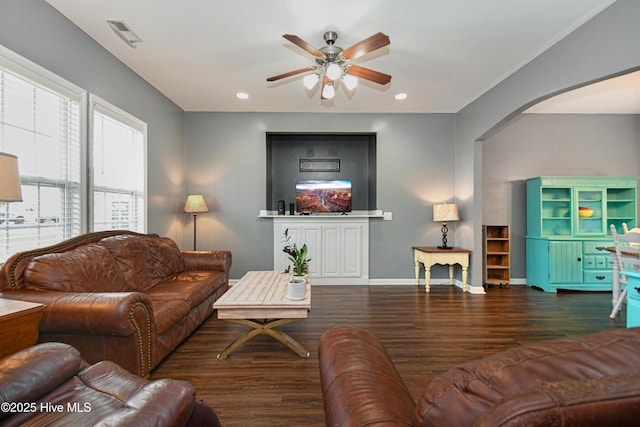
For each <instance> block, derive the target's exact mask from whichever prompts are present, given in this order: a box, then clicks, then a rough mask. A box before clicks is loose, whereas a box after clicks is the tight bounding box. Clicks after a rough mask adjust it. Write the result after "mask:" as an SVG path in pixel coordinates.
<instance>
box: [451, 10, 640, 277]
mask: <svg viewBox="0 0 640 427" xmlns="http://www.w3.org/2000/svg"><path fill="white" fill-rule="evenodd" d="M639 20H640V1H637V0H618V1H617V2H615V3H614V4H613V5H611V6H610V7H608V8H607V9H605V10H604V11H603V12H601V13H600V14H598V15H597V16H595V17H594V18H593V19H591V20H590V21H588V22H586V23H585V24H584V25H582V26H581V27H579V28H577V29H576V30H575V31H574V32H573V33H571V34H569V35H568V36H567V37H565V38H564V39H562V40H560V41H559V42H558V43H556V45H554V46H553V47H551V48H550V49H548V50H546V51H545V52H543V53H542V54H541V55H540V56H538V57H537V58H535V59H534V60H532V61H531V62H530V63H528V64H526V65H525V66H524V67H522V68H521V69H520V70H518V71H517V72H515V73H513V74H512V75H511V76H509V77H508V78H506V79H505V80H503V81H502V82H500V83H499V84H497V85H496V86H495V87H494V88H492V89H491V90H490V91H488V92H486V93H485V94H483V95H482V96H480V97H479V98H478V99H476V100H475V101H473V102H472V103H471V104H469V105H468V106H466V107H465V108H464V109H462V110H461V111H459V112H458V113H457V115H456V118H457V126H456V149H455V153H456V154H455V165H456V174H455V177H456V182H455V192H456V199H457V201H458V203H459V204H460V210H461V211H462V212H464V214H465V216H464V218H465V220H463V221H460V223H459V224H458V228H457V232H456V242H458V244H460V245H461V246H463V247H465V248H468V249H472V250H473V253H474V254H476V255H477V254H481V253H482V223H483V218H482V211H483V208H482V193H483V191H482V173H483V172H482V144H481V143H480V142H478V141H481V140H483V139H485V138H487V137H489V136H490V135H491V134H493V133H495V131H496V130H497V129H500V128H501V127H502V126H503V125H505V124H506V123H508V122H509V121H511V120H512V119H514V118H515V117H517V116H518V114H519V113H520V112H522V111H524V110H526V109H527V108H528V107H529V106H530V105H533V104H535V103H536V102H539V101H541V100H543V99H546V98H549V97H551V96H553V95H556V94H558V93H562V92H564V91H566V90H568V89H573V88H576V87H580V86H583V85H586V84H589V83H593V82H595V81H598V80H602V79H604V78H606V77H609V76H613V75H616V74H619V73H623V72H626V71H633V70H636V69H638V68H640V25H638V22H639ZM470 283H471V284H472V285H475V286H479V284H481V283H482V257H481V256H475V255H474V256H473V257H472V265H471V279H470Z"/></svg>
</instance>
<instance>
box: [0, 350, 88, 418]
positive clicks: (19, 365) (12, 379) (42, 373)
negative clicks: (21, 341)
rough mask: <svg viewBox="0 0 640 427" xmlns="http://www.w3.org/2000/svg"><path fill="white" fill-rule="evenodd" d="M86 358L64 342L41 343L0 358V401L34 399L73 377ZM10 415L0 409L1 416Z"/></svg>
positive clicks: (26, 400) (29, 400)
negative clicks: (83, 358)
mask: <svg viewBox="0 0 640 427" xmlns="http://www.w3.org/2000/svg"><path fill="white" fill-rule="evenodd" d="M84 365H85V362H84V361H83V360H82V358H81V357H80V353H79V352H78V350H76V349H75V348H73V347H71V346H70V345H67V344H63V343H44V344H39V345H36V346H33V347H29V348H27V349H24V350H21V351H18V352H17V353H14V354H11V355H9V356H6V357H4V358H3V359H0V402H9V403H12V402H36V401H37V400H38V399H39V398H40V397H42V396H44V395H46V394H47V393H49V392H50V391H51V390H54V389H55V388H57V387H58V386H60V385H61V384H63V383H64V382H66V381H67V380H69V378H71V377H73V376H74V375H75V374H76V373H77V372H78V371H79V370H80V369H81V368H82V367H83V366H84ZM8 415H11V414H10V413H9V412H8V411H0V420H1V419H3V418H5V417H6V416H8Z"/></svg>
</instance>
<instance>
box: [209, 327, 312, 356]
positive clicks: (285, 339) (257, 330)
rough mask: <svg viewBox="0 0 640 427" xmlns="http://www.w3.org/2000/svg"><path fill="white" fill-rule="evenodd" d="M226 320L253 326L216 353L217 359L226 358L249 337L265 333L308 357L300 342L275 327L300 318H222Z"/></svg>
mask: <svg viewBox="0 0 640 427" xmlns="http://www.w3.org/2000/svg"><path fill="white" fill-rule="evenodd" d="M224 320H226V321H227V322H231V323H237V324H240V325H244V326H249V327H251V328H253V329H252V330H250V331H249V332H247V333H246V334H244V335H243V336H241V337H240V338H238V339H237V340H235V341H234V342H232V343H231V344H229V345H228V346H227V348H225V349H224V350H223V351H222V353H220V354H218V359H226V358H227V357H228V356H229V354H231V353H232V352H233V351H234V350H236V349H237V348H238V347H240V346H241V345H242V344H244V343H246V342H247V341H249V340H250V339H251V338H253V337H255V336H257V335H261V334H267V335H270V336H272V337H273V338H275V339H277V340H278V341H280V342H281V343H282V344H284V345H285V346H287V347H288V348H289V349H291V350H292V351H293V352H294V353H296V354H297V355H298V356H300V357H302V358H308V357H309V355H310V353H309V351H308V350H307V349H305V348H304V347H303V346H302V344H300V343H299V342H298V341H296V340H295V339H293V338H292V337H291V336H290V335H288V334H286V333H284V332H282V331H280V330H278V329H276V328H277V327H278V326H282V325H286V324H287V323H291V322H295V321H297V320H301V319H272V320H265V321H264V322H261V321H258V320H251V319H224Z"/></svg>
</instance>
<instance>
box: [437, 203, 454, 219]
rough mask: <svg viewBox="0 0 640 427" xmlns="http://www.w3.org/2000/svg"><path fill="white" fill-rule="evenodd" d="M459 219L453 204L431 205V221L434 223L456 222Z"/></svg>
mask: <svg viewBox="0 0 640 427" xmlns="http://www.w3.org/2000/svg"><path fill="white" fill-rule="evenodd" d="M459 219H460V217H459V216H458V205H456V204H455V203H451V204H447V203H443V204H441V205H433V220H434V221H435V222H447V221H457V220H459Z"/></svg>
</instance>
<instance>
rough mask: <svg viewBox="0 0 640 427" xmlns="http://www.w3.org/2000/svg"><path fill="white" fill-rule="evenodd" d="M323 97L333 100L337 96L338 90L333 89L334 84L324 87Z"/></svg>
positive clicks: (329, 83) (328, 83) (330, 83)
mask: <svg viewBox="0 0 640 427" xmlns="http://www.w3.org/2000/svg"><path fill="white" fill-rule="evenodd" d="M322 96H323V97H324V98H327V99H333V98H334V97H335V96H336V90H335V88H334V87H333V83H332V82H327V84H326V85H324V89H322Z"/></svg>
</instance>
